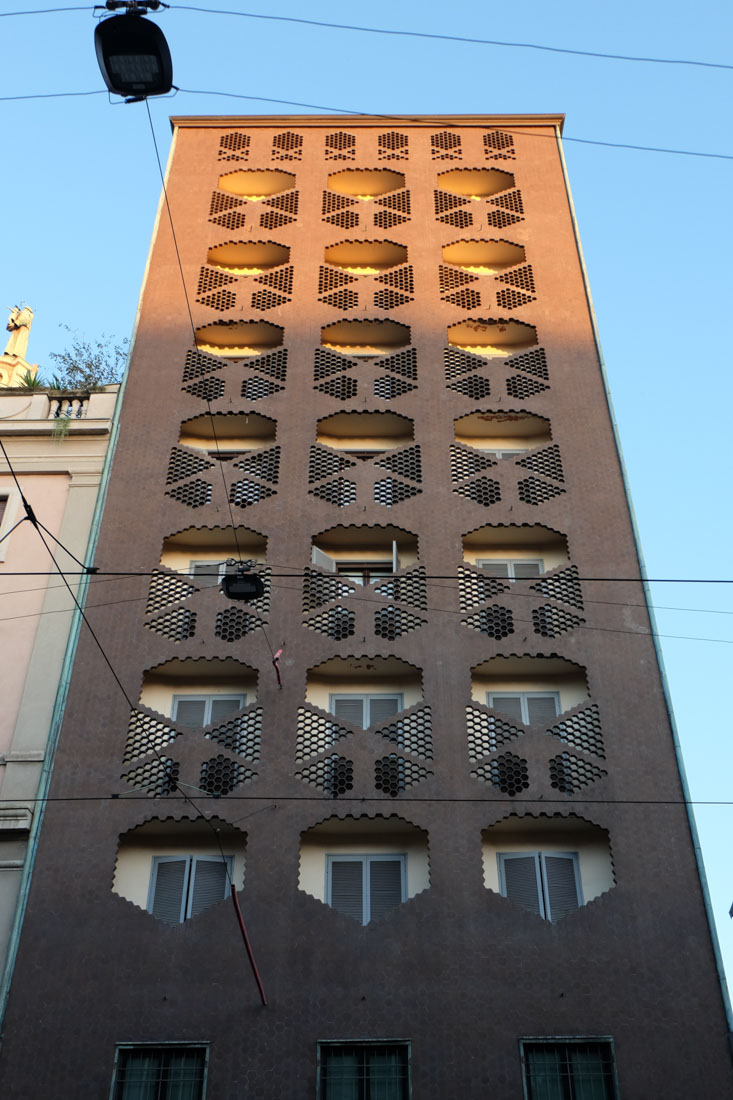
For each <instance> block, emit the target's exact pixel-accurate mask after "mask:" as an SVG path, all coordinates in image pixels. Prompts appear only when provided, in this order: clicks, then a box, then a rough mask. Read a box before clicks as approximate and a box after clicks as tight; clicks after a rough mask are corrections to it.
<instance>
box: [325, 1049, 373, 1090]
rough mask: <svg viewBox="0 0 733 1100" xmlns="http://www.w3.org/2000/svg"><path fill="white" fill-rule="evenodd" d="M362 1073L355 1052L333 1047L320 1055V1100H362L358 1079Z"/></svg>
mask: <svg viewBox="0 0 733 1100" xmlns="http://www.w3.org/2000/svg"><path fill="white" fill-rule="evenodd" d="M362 1072H363V1067H362V1065H361V1059H360V1057H359V1055H358V1054H357V1052H356V1051H354V1050H353V1049H352V1050H348V1049H347V1050H344V1049H339V1048H338V1047H335V1048H333V1049H331V1048H324V1049H323V1050H322V1053H321V1098H322V1100H362V1096H361V1093H360V1091H359V1077H360V1075H361V1073H362Z"/></svg>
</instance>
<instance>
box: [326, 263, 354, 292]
mask: <svg viewBox="0 0 733 1100" xmlns="http://www.w3.org/2000/svg"><path fill="white" fill-rule="evenodd" d="M358 281H359V280H358V279H357V277H356V275H349V274H347V272H345V271H341V270H340V269H339V268H336V267H327V266H326V265H325V264H321V266H320V267H319V268H318V297H319V298H320V297H321V295H322V294H330V293H331V292H332V291H334V290H341V288H342V287H345V286H350V285H351V284H352V283H357V282H358Z"/></svg>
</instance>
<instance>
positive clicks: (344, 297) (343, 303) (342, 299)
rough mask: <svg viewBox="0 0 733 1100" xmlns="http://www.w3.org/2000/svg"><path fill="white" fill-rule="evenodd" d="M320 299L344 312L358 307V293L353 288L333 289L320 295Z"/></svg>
mask: <svg viewBox="0 0 733 1100" xmlns="http://www.w3.org/2000/svg"><path fill="white" fill-rule="evenodd" d="M320 301H321V302H323V303H324V304H325V305H327V306H333V308H334V309H339V310H343V311H344V312H346V311H348V310H350V309H356V308H357V307H358V305H359V295H358V294H357V292H356V291H355V290H349V289H347V288H345V289H344V290H334V291H332V292H331V293H330V294H324V295H322V297H321V298H320Z"/></svg>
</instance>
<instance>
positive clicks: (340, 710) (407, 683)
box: [305, 657, 423, 729]
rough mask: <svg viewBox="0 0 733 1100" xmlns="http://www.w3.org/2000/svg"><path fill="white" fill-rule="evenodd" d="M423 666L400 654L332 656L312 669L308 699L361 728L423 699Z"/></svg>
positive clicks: (385, 720)
mask: <svg viewBox="0 0 733 1100" xmlns="http://www.w3.org/2000/svg"><path fill="white" fill-rule="evenodd" d="M422 698H423V693H422V674H421V672H420V669H418V668H416V667H415V666H414V665H410V664H408V663H407V661H402V660H400V659H399V657H332V658H331V659H330V660H328V661H324V662H323V663H322V664H320V665H318V666H317V667H316V668H312V669H310V671H309V672H308V676H307V680H306V694H305V699H306V702H307V703H310V704H311V705H312V706H314V707H319V708H320V709H321V710H324V711H327V712H328V713H330V714H333V715H335V716H337V717H338V718H339V719H340V720H341V721H344V722H348V723H349V724H350V725H353V726H355V727H356V728H357V729H369V728H370V727H372V726H376V725H378V724H382V723H386V722H389V720H390V718H391V717H392V716H393V715H395V714H399V713H400V712H401V711H403V710H407V709H409V708H410V707H414V706H415V705H416V704H417V703H421V702H422Z"/></svg>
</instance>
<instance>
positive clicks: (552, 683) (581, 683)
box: [471, 656, 589, 726]
mask: <svg viewBox="0 0 733 1100" xmlns="http://www.w3.org/2000/svg"><path fill="white" fill-rule="evenodd" d="M471 696H472V698H473V699H474V701H475V702H477V703H481V704H482V705H483V706H485V707H489V709H490V710H492V711H494V713H495V714H497V715H500V716H501V717H502V718H504V719H506V720H507V721H510V722H518V723H521V724H522V725H525V726H549V725H551V724H552V723H553V722H554V721H555V719H556V718H558V717H559V716H560V715H561V714H565V713H566V712H567V711H569V710H572V709H573V708H574V707H577V706H580V705H581V704H583V703H586V702H587V701H588V698H589V693H588V681H587V678H586V673H585V669H584V668H582V667H581V666H580V665H576V664H574V663H573V662H572V661H566V660H565V659H564V658H563V657H542V656H537V657H530V656H522V657H518V656H512V657H492V658H490V659H489V660H488V661H484V662H483V664H480V665H478V666H477V667H476V668H474V669H473V672H472V674H471Z"/></svg>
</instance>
